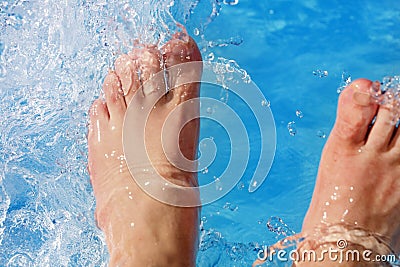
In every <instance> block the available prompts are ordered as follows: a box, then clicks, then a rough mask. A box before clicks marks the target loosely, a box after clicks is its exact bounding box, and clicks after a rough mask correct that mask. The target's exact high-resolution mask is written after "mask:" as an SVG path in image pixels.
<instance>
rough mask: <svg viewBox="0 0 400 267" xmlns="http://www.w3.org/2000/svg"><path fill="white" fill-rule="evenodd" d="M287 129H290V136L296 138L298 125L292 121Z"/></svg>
mask: <svg viewBox="0 0 400 267" xmlns="http://www.w3.org/2000/svg"><path fill="white" fill-rule="evenodd" d="M287 129H288V131H289V134H290V135H291V136H295V135H296V134H297V130H296V123H295V122H294V121H291V122H289V123H288V125H287Z"/></svg>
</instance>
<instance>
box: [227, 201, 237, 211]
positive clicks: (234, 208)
mask: <svg viewBox="0 0 400 267" xmlns="http://www.w3.org/2000/svg"><path fill="white" fill-rule="evenodd" d="M223 208H224V209H229V210H230V211H237V210H238V209H239V207H238V206H236V205H234V204H232V203H229V202H226V203H225V205H224V207H223Z"/></svg>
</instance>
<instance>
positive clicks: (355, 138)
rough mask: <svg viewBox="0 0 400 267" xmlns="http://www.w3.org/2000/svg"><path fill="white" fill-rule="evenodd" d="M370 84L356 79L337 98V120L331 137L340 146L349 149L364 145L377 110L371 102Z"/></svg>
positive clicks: (364, 80) (367, 81) (375, 105)
mask: <svg viewBox="0 0 400 267" xmlns="http://www.w3.org/2000/svg"><path fill="white" fill-rule="evenodd" d="M371 84H372V82H371V81H369V80H366V79H358V80H356V81H354V82H352V83H351V84H350V85H349V86H347V87H346V89H345V90H344V91H343V92H342V94H341V95H340V97H339V103H338V111H337V119H336V123H335V126H334V128H333V130H332V135H333V136H335V138H339V139H340V142H341V143H342V144H346V145H347V146H351V147H360V146H363V145H365V143H366V140H367V132H368V127H369V125H370V124H371V122H372V120H373V118H374V116H375V114H376V110H377V104H375V103H374V102H373V101H372V98H371V96H370V87H371Z"/></svg>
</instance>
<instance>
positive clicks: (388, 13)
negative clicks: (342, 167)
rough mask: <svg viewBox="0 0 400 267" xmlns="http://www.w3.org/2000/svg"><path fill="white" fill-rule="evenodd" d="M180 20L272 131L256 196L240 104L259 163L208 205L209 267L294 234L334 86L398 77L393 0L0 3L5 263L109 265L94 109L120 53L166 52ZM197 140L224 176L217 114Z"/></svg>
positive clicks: (204, 261)
mask: <svg viewBox="0 0 400 267" xmlns="http://www.w3.org/2000/svg"><path fill="white" fill-rule="evenodd" d="M176 22H179V23H182V24H184V25H185V26H186V27H187V30H188V32H189V33H190V34H191V35H192V36H193V37H194V38H195V40H196V41H197V42H198V44H199V46H200V48H201V50H202V54H203V58H204V60H212V61H218V60H220V61H223V60H224V59H228V60H235V61H236V62H237V64H238V66H240V67H238V68H241V69H244V70H246V71H247V73H249V75H250V76H251V79H252V81H253V82H255V83H256V84H257V85H258V86H259V88H260V89H261V90H262V91H263V93H264V94H265V96H266V97H267V99H268V103H265V104H267V105H270V107H271V110H272V112H273V115H274V118H275V123H276V131H277V150H276V155H275V160H274V163H273V166H272V169H271V171H270V173H269V175H268V177H267V180H266V181H265V183H264V184H263V185H262V186H261V187H260V188H259V189H258V190H257V191H256V192H254V193H249V192H248V190H247V188H248V185H249V182H250V179H251V176H252V173H253V172H254V169H255V167H256V162H257V159H258V156H257V155H258V154H259V153H260V145H259V144H260V142H261V140H260V138H259V135H258V134H257V133H258V132H257V131H258V130H257V126H256V124H255V122H254V121H253V120H252V119H253V117H252V115H251V114H249V113H247V112H246V108H245V107H243V109H242V110H241V114H242V115H243V116H244V121H245V122H246V123H245V125H246V128H247V130H248V132H249V133H251V134H250V149H251V155H250V163H249V166H248V168H247V170H246V172H245V175H244V176H243V177H242V179H241V181H240V182H239V183H238V185H237V186H236V187H235V189H234V190H232V191H231V192H230V193H229V194H228V195H226V196H225V197H224V198H222V199H220V200H219V201H217V202H214V203H212V204H210V205H207V206H205V207H203V209H202V223H201V229H202V231H201V245H200V250H199V255H198V266H202V267H205V266H249V265H250V264H251V263H252V262H253V260H254V259H255V258H256V257H257V250H258V248H259V247H260V246H261V245H263V244H273V243H275V242H276V241H277V240H279V239H281V238H283V237H285V236H286V235H290V234H292V233H294V232H299V231H300V229H301V222H302V219H303V217H304V214H305V212H306V209H307V206H308V203H309V201H310V198H311V194H312V190H313V185H314V182H315V176H316V173H317V166H318V161H319V157H320V152H321V149H322V147H323V145H324V143H325V142H326V138H327V136H328V135H329V132H330V130H331V127H332V125H333V123H334V119H335V108H336V101H337V97H338V91H340V88H341V87H342V86H344V85H345V84H346V83H347V82H348V81H350V80H351V79H355V78H358V77H366V78H369V79H372V80H381V79H382V78H383V77H384V76H387V75H398V74H399V59H400V54H399V52H398V51H400V39H399V36H400V28H399V27H398V25H399V24H400V6H399V5H398V4H397V1H394V0H382V1H373V0H370V1H361V0H355V1H344V0H341V1H339V0H333V1H317V0H301V1H251V0H239V1H237V0H235V1H232V0H202V1H199V0H197V1H196V0H190V1H183V0H182V1H155V0H147V1H145V0H140V1H127V0H123V1H117V0H113V1H106V0H101V1H93V0H87V1H83V0H82V1H78V0H60V1H51V0H46V1H28V0H14V1H11V0H10V1H1V2H0V111H1V113H2V118H1V139H0V266H106V265H107V259H108V255H107V249H106V247H105V242H104V236H103V235H102V233H101V232H100V231H99V230H98V229H97V228H96V224H95V221H94V218H93V211H94V207H95V201H94V197H93V192H92V189H91V186H90V182H89V177H88V173H87V170H86V164H87V143H86V131H87V129H86V125H87V119H88V117H87V111H88V108H89V107H90V104H91V103H92V101H93V100H94V99H95V98H96V97H98V96H99V95H101V84H102V80H103V77H104V76H105V74H106V73H107V70H108V69H109V68H110V67H111V66H112V64H113V61H114V60H115V58H116V57H117V56H118V55H120V54H121V53H123V52H127V51H129V49H130V48H131V46H132V43H133V40H134V39H139V40H140V41H142V42H153V43H154V42H158V45H160V46H161V45H162V44H163V43H165V42H166V41H167V40H168V38H169V37H170V36H171V34H172V33H174V32H175V31H176V30H177V27H176ZM220 57H223V58H224V59H219V58H220ZM217 90H218V91H216V93H215V95H216V96H217V97H218V98H220V99H221V98H223V101H225V102H226V103H228V104H230V105H232V106H235V105H236V107H239V108H240V105H239V104H238V103H237V102H235V101H236V100H235V98H234V96H231V95H229V93H228V92H227V91H226V90H225V91H224V90H222V89H217ZM260 104H261V103H260ZM211 108H212V107H211ZM215 112H217V111H215ZM201 136H202V137H210V136H211V137H213V138H214V140H215V143H216V144H217V146H218V152H219V156H218V157H217V159H216V161H215V162H214V164H213V165H211V166H210V167H209V168H208V169H207V170H206V171H203V172H202V173H200V174H199V178H200V181H201V182H202V181H203V182H204V181H209V180H213V179H215V178H217V177H218V175H220V173H221V172H222V171H223V169H224V167H225V165H226V164H227V158H226V154H227V153H229V143H228V142H227V133H225V132H224V131H223V129H222V128H221V127H218V125H216V124H214V123H212V122H209V121H204V122H203V124H202V129H201ZM282 265H284V264H283V263H282Z"/></svg>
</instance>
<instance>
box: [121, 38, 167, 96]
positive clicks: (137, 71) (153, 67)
mask: <svg viewBox="0 0 400 267" xmlns="http://www.w3.org/2000/svg"><path fill="white" fill-rule="evenodd" d="M129 57H130V59H131V60H133V61H134V62H135V64H134V65H133V67H134V68H133V78H132V84H133V90H130V91H129V93H128V94H127V95H126V96H125V98H126V99H127V103H129V102H130V101H131V99H132V98H133V96H134V94H135V93H136V91H137V90H138V89H139V90H140V91H142V94H146V90H150V91H152V90H156V89H160V87H162V88H161V89H163V90H165V86H164V83H163V81H164V80H163V79H161V78H162V77H163V76H162V75H157V76H156V74H157V73H159V72H160V71H161V70H162V68H161V67H162V60H161V59H162V58H161V54H160V51H159V50H158V49H157V48H156V47H155V46H153V45H146V46H144V47H143V48H136V49H133V50H132V51H131V52H130V53H129ZM153 77H158V78H157V79H155V78H154V79H153Z"/></svg>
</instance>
